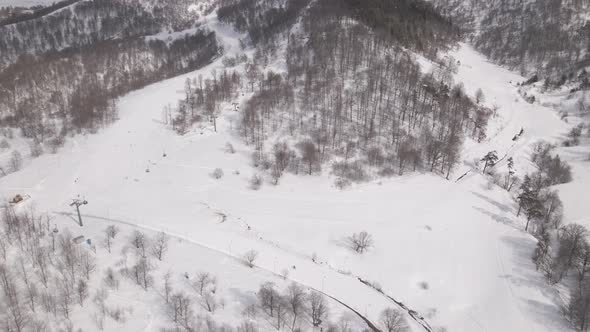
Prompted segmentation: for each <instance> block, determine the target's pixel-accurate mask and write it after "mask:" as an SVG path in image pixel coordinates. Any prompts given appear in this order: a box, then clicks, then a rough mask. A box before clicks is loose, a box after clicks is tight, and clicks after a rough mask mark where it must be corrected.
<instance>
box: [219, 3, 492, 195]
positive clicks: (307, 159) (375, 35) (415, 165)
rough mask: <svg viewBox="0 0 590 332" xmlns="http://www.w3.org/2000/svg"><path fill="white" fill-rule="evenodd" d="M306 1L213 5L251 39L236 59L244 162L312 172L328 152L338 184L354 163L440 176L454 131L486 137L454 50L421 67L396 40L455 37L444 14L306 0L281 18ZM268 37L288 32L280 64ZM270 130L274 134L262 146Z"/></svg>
mask: <svg viewBox="0 0 590 332" xmlns="http://www.w3.org/2000/svg"><path fill="white" fill-rule="evenodd" d="M305 4H306V2H305V1H287V2H286V4H285V5H284V6H283V7H280V8H275V7H272V6H270V5H268V3H267V2H265V1H233V2H231V3H230V4H228V5H227V6H225V7H222V8H221V9H220V11H219V13H220V19H222V21H224V22H226V23H230V24H233V25H235V26H237V27H238V29H240V30H242V31H245V32H248V33H249V36H250V41H249V42H251V43H252V45H253V46H255V47H256V52H255V54H254V57H253V58H252V59H249V60H248V61H247V63H246V64H245V65H244V67H245V68H244V73H243V75H242V76H243V77H244V80H245V81H246V82H245V83H247V89H246V90H247V91H249V92H250V93H252V94H253V96H252V97H251V98H250V99H249V100H248V101H247V102H246V104H245V105H244V107H243V110H242V111H241V112H242V117H241V123H240V126H239V130H240V134H241V136H242V137H243V138H244V140H245V142H246V143H248V144H251V145H253V146H254V148H255V150H256V153H255V160H254V163H255V165H261V166H263V168H264V169H267V170H269V172H270V173H271V176H272V178H273V182H274V183H277V182H278V179H279V178H280V177H281V175H282V174H283V173H284V171H286V170H291V171H294V172H299V171H301V172H305V173H308V174H312V173H313V172H315V171H317V170H319V169H320V167H321V164H322V163H324V162H326V161H328V160H331V159H332V160H334V161H335V162H334V163H333V172H334V173H335V174H336V175H337V176H338V178H339V183H340V184H341V185H345V184H346V183H347V181H350V180H353V181H354V180H364V179H366V178H367V177H368V174H367V172H366V171H365V170H364V165H369V166H371V167H372V168H374V169H375V170H376V171H377V172H379V173H380V174H384V175H388V174H403V173H404V172H405V171H406V170H426V171H432V172H437V173H441V174H443V175H445V176H448V175H449V174H450V172H451V171H452V169H453V167H454V166H455V164H456V163H457V162H458V159H459V149H460V147H461V144H462V141H463V138H464V137H465V136H466V135H470V136H472V137H474V138H476V139H478V140H481V139H483V138H485V132H486V126H487V120H488V118H489V116H490V115H491V112H490V110H488V109H486V108H485V107H483V106H481V105H479V104H478V103H476V102H474V101H472V100H471V99H470V98H469V97H468V96H466V94H465V92H464V90H463V88H462V86H461V85H454V83H453V80H452V76H453V72H454V71H455V69H456V63H455V61H454V60H452V59H445V60H443V61H440V64H439V66H438V69H437V70H436V71H435V72H433V73H430V74H423V73H422V72H421V70H420V66H419V65H418V64H417V63H416V62H415V61H414V60H413V59H412V56H411V55H410V54H409V53H408V52H406V51H405V50H404V49H403V48H402V46H405V47H408V48H412V49H415V50H417V51H419V52H422V53H423V54H425V55H428V56H435V55H436V54H437V50H442V49H444V48H445V47H448V46H449V44H450V43H451V42H453V41H455V40H456V35H455V31H454V29H453V27H452V25H451V24H450V23H448V22H447V21H445V20H444V19H442V18H441V17H439V16H437V15H436V14H435V13H434V10H433V9H432V8H431V7H429V6H427V5H425V4H423V3H421V2H407V1H394V2H391V3H390V2H382V1H368V2H357V1H344V2H342V1H330V0H324V1H318V2H315V3H313V4H311V5H309V6H310V8H309V10H305V11H304V13H303V14H302V15H300V17H299V20H298V23H299V24H298V25H297V26H298V29H291V26H292V25H289V23H290V22H291V23H292V22H293V21H294V20H293V17H294V15H295V13H297V12H298V11H300V10H301V8H303V7H304V5H305ZM259 6H270V7H269V8H267V9H266V10H262V9H260V8H259ZM265 8H266V7H265ZM259 9H260V11H259V12H257V14H256V15H255V14H253V13H254V12H255V11H256V10H259ZM263 9H264V8H263ZM249 13H250V14H249ZM268 13H272V14H268ZM267 14H268V15H278V16H279V17H282V19H277V22H280V23H277V25H276V27H274V28H272V29H271V28H269V27H267V26H266V25H264V24H262V23H259V21H263V20H264V19H263V17H264V16H265V15H267ZM385 14H387V18H388V19H387V20H386V19H385ZM418 18H419V21H420V22H417V21H416V20H417V19H418ZM265 22H266V21H265ZM400 29H402V30H401V31H406V32H407V33H403V34H401V33H400ZM261 31H262V32H264V33H262V32H261ZM277 31H278V32H277ZM435 31H436V32H435ZM278 37H284V38H285V39H287V45H286V51H285V52H284V56H285V58H284V60H285V61H286V63H287V72H286V73H283V74H280V73H275V72H273V71H272V70H265V68H266V66H267V65H268V63H269V61H270V59H272V58H273V57H277V56H282V54H281V53H280V52H279V50H278V49H279V46H278V43H277V40H278ZM270 133H273V135H272V136H275V137H277V136H282V137H283V139H279V141H277V142H275V143H271V146H270V147H266V146H265V145H266V144H268V142H267V140H268V137H269V136H271V135H270ZM277 133H280V135H277ZM294 139H295V140H297V141H298V143H297V144H287V143H286V141H293V140H294Z"/></svg>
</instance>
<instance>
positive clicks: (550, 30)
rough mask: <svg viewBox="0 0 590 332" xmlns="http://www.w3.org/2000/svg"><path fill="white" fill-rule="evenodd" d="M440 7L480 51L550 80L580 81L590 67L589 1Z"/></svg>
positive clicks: (443, 1)
mask: <svg viewBox="0 0 590 332" xmlns="http://www.w3.org/2000/svg"><path fill="white" fill-rule="evenodd" d="M435 3H436V7H437V8H438V9H439V10H440V11H441V12H443V13H444V14H445V15H447V16H449V17H452V18H453V19H454V21H455V22H456V23H458V24H459V25H461V26H462V27H463V28H464V31H465V32H466V33H467V35H468V37H469V38H470V39H472V41H473V43H474V45H475V46H476V47H477V49H478V50H479V51H481V52H482V53H484V54H485V55H486V56H488V57H490V58H491V59H493V60H494V61H496V62H498V63H500V64H502V65H506V66H508V67H510V68H512V69H518V70H520V71H521V72H522V73H525V74H531V73H537V74H539V75H540V76H541V77H543V78H547V79H548V81H547V82H550V83H553V84H561V83H564V82H565V80H567V79H570V78H571V79H576V76H577V75H576V74H575V73H577V72H578V71H579V70H581V69H582V68H584V67H586V66H588V64H589V61H590V58H589V53H588V48H589V47H590V24H588V22H587V20H586V18H585V16H584V15H586V13H588V11H589V10H590V5H589V4H588V2H587V1H581V0H534V1H503V0H496V1H485V2H483V1H477V0H471V1H464V0H460V1H457V0H454V1H449V0H437V1H435Z"/></svg>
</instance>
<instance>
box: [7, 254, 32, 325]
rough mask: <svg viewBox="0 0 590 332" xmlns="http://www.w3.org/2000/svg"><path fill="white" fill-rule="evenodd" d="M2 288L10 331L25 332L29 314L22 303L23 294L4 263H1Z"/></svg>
mask: <svg viewBox="0 0 590 332" xmlns="http://www.w3.org/2000/svg"><path fill="white" fill-rule="evenodd" d="M0 286H1V287H2V291H3V293H4V301H5V304H6V307H5V308H6V309H5V310H6V311H5V313H6V314H7V317H8V319H7V321H6V323H7V325H8V330H14V331H18V332H20V331H23V330H24V329H25V328H26V326H27V319H28V313H27V310H26V308H25V307H24V305H23V303H22V300H21V292H20V290H19V289H18V287H17V285H16V282H15V280H14V276H13V275H12V273H11V272H10V271H9V270H8V268H7V267H6V265H4V264H3V263H0Z"/></svg>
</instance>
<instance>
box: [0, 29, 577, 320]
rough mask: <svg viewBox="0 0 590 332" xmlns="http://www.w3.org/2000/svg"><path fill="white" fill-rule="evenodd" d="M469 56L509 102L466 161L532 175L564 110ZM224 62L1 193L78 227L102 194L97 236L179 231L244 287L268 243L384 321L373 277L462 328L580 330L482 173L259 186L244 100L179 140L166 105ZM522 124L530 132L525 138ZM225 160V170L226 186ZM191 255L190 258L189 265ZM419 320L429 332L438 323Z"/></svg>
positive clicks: (1, 184) (465, 59)
mask: <svg viewBox="0 0 590 332" xmlns="http://www.w3.org/2000/svg"><path fill="white" fill-rule="evenodd" d="M211 26H212V27H213V28H214V30H215V31H216V33H217V34H218V36H219V38H221V39H222V40H223V41H224V43H225V46H226V51H227V54H228V55H232V54H233V52H234V51H237V46H238V45H237V42H236V41H237V37H238V36H237V35H236V34H234V33H233V32H232V31H231V30H230V29H228V28H227V27H225V26H221V25H219V24H216V23H214V22H212V23H211ZM453 55H454V56H455V57H456V58H457V59H458V60H460V61H461V66H460V69H459V73H458V76H457V78H458V80H461V81H463V82H464V83H465V85H466V87H467V88H468V90H475V89H476V88H478V87H480V88H482V89H483V91H484V93H485V94H486V96H487V98H488V102H489V103H490V104H496V105H497V106H498V107H499V109H498V114H499V115H498V117H497V118H496V119H495V120H494V121H495V124H494V125H493V127H492V128H491V129H490V132H489V135H488V136H489V137H490V138H489V140H488V141H486V142H485V143H483V144H476V143H470V144H467V145H466V148H465V151H464V158H465V161H466V166H465V168H464V169H461V170H460V171H457V174H456V175H460V174H461V173H462V172H464V171H466V170H467V169H470V168H471V167H472V161H473V159H475V158H481V156H482V155H483V154H485V153H486V152H487V151H489V150H491V149H496V150H498V151H499V152H503V151H505V152H506V153H509V154H510V155H512V156H514V157H515V159H517V160H519V167H521V168H520V169H522V170H523V171H524V169H525V167H526V164H527V162H526V160H527V157H528V152H529V150H530V147H531V144H532V143H533V142H534V141H535V140H537V139H540V138H545V139H551V138H554V137H557V136H558V135H559V134H561V133H562V132H563V131H564V130H565V126H564V125H563V124H562V122H561V121H560V120H559V118H558V117H557V115H555V114H554V113H552V112H551V110H549V109H547V108H543V107H540V106H538V105H529V104H526V103H525V102H524V101H522V100H521V99H520V97H519V95H518V94H517V92H516V88H515V87H514V85H513V84H511V83H510V82H511V81H512V82H513V83H514V82H515V81H518V80H522V78H521V77H518V76H517V75H515V74H512V73H510V72H508V71H506V70H503V69H500V68H498V67H496V66H494V65H492V64H490V63H488V62H487V61H486V60H485V59H484V58H483V57H482V56H481V55H479V54H477V53H476V52H474V51H473V50H472V49H471V48H470V47H468V46H466V45H463V46H461V48H460V49H459V50H457V51H456V52H454V53H453ZM213 69H217V70H220V69H222V67H221V60H219V61H217V62H215V63H214V64H212V65H210V66H208V67H205V68H203V69H202V70H200V71H198V72H194V73H190V74H187V75H184V76H181V77H177V78H174V79H171V80H167V81H163V82H160V83H157V84H153V85H151V86H148V87H146V88H145V89H142V90H139V91H136V92H133V93H130V94H129V95H127V96H125V97H124V98H122V99H121V100H120V102H119V108H120V120H119V121H117V122H116V123H115V124H114V125H113V126H111V127H109V128H106V129H105V130H103V131H101V132H100V133H98V134H96V135H91V136H76V137H74V138H73V139H71V141H70V142H69V143H68V144H67V145H66V147H65V148H64V149H63V150H62V151H60V153H59V154H56V155H44V156H42V157H40V158H37V159H35V160H33V161H31V162H30V164H29V165H27V167H25V168H24V169H23V170H22V171H20V172H17V173H14V174H11V175H9V176H7V177H5V178H2V179H0V196H1V197H5V198H8V197H12V196H13V195H15V194H18V193H24V194H28V195H30V196H31V197H32V202H34V204H35V205H36V206H37V208H38V209H39V210H40V211H46V212H49V213H53V214H54V218H55V220H56V222H59V223H60V224H61V225H67V224H68V223H70V224H71V223H72V220H71V219H70V218H69V217H68V216H67V214H65V213H71V212H72V210H71V208H70V207H69V203H70V202H71V199H72V198H74V197H76V196H77V195H81V196H83V197H85V198H86V199H87V200H88V201H89V204H88V205H87V206H84V207H83V215H84V216H85V218H86V221H87V223H88V224H89V225H91V226H87V227H86V228H84V230H83V231H81V230H77V232H83V233H84V234H85V235H86V236H87V237H91V238H96V237H98V231H99V229H100V228H101V227H102V226H104V225H105V222H107V223H120V224H127V225H133V226H135V227H141V228H145V229H148V230H157V231H165V232H167V233H169V234H171V235H173V236H177V237H178V238H182V239H184V240H185V241H187V242H190V243H193V244H195V245H196V246H197V247H196V248H195V249H194V250H195V251H192V250H193V249H190V248H187V249H184V250H189V251H190V254H188V255H187V256H188V257H192V255H195V256H197V255H203V254H205V253H204V250H205V249H203V248H211V249H212V250H213V251H214V252H215V254H213V257H218V259H219V260H224V259H225V260H227V262H228V265H227V267H228V269H229V271H236V272H227V271H226V272H225V273H228V274H232V273H235V274H238V275H239V276H240V278H241V279H245V280H246V281H245V283H248V286H246V285H237V286H234V287H236V288H238V289H239V288H241V287H244V288H248V287H250V288H251V287H252V284H255V283H258V282H259V280H260V279H261V278H262V277H261V276H260V275H251V274H258V273H259V272H250V271H247V272H243V271H241V270H240V271H237V270H239V268H238V267H237V266H235V265H238V264H239V263H238V262H237V261H235V260H233V259H232V257H234V258H239V257H241V255H242V254H243V253H244V252H246V251H247V250H250V249H256V250H257V251H258V252H259V253H260V256H259V258H258V260H257V262H256V265H258V266H259V267H260V270H255V271H267V272H264V273H269V272H273V273H279V274H280V273H281V271H282V270H283V269H286V270H288V271H289V275H288V278H289V279H292V280H294V281H297V282H300V283H302V284H304V285H307V286H309V287H312V288H315V289H317V290H322V291H324V292H325V293H327V294H329V295H331V296H334V297H336V298H338V299H340V300H341V301H343V302H344V303H346V304H348V305H350V306H351V307H353V308H355V309H356V310H357V311H359V312H361V313H362V314H365V315H366V316H367V317H368V318H369V319H371V320H372V321H374V322H377V321H378V316H379V313H380V312H381V311H382V309H384V308H386V307H388V306H394V304H393V303H392V302H391V301H390V300H389V299H388V298H386V297H385V296H383V295H381V294H379V293H377V292H375V291H373V290H372V289H370V288H369V287H367V286H365V285H364V284H362V283H360V282H359V281H358V280H357V278H356V277H357V276H358V277H362V278H363V279H367V280H370V281H372V282H377V283H379V284H380V285H381V286H382V288H383V291H384V292H385V293H387V294H389V295H391V296H393V297H394V298H396V299H397V300H399V301H402V302H403V303H404V304H405V305H407V306H408V307H410V308H412V309H413V310H416V311H417V312H418V313H419V314H418V315H422V316H423V317H424V318H425V319H426V320H427V321H428V322H429V323H430V324H431V325H432V326H436V327H446V328H447V329H448V330H449V331H528V330H530V331H565V330H567V329H568V327H567V325H566V323H565V322H564V321H563V319H562V318H561V316H560V311H559V305H560V302H559V294H558V293H557V291H556V290H555V289H552V288H551V287H550V286H548V285H547V284H545V283H544V281H543V279H542V276H541V275H540V274H539V273H538V272H537V271H535V268H534V265H533V264H532V262H531V260H530V254H531V252H532V250H533V248H534V246H535V242H536V241H535V240H534V238H533V237H532V236H530V235H528V234H526V233H524V232H523V231H522V228H523V225H522V220H520V219H517V218H516V217H515V215H514V205H513V203H512V198H511V197H510V196H509V195H508V194H507V193H505V192H503V191H501V190H499V189H498V188H493V187H492V188H491V189H490V188H489V187H488V184H487V179H485V178H484V177H483V176H481V175H479V174H477V173H476V172H472V174H471V175H470V176H469V177H466V178H464V179H463V180H462V181H460V182H459V183H455V182H454V181H446V180H444V179H442V178H439V177H437V176H433V175H420V174H414V175H409V176H404V177H399V178H392V179H387V180H383V181H381V182H376V183H368V184H365V185H359V186H355V187H353V188H351V189H350V190H346V191H338V190H336V189H335V188H333V187H332V186H331V183H332V181H331V180H330V179H328V178H327V176H317V177H304V176H299V177H295V176H294V175H288V176H287V177H286V178H285V179H284V180H283V181H282V183H281V185H280V186H278V187H273V186H271V185H265V186H264V187H263V188H262V190H260V191H252V190H250V189H249V186H248V180H249V179H250V177H251V175H252V173H253V169H252V168H251V167H250V166H249V160H250V159H249V155H250V153H249V152H250V149H251V148H250V147H248V146H244V145H243V144H241V143H240V141H239V140H238V139H237V138H235V137H234V136H233V131H232V129H231V128H232V127H233V126H234V125H235V123H236V122H237V116H238V114H237V113H235V112H232V111H231V107H229V105H227V106H228V107H227V108H226V109H225V110H224V111H223V113H222V117H221V118H220V119H219V123H218V132H217V133H215V132H213V131H212V129H211V128H208V127H206V128H204V129H195V130H194V131H193V132H191V133H190V134H188V135H185V136H182V137H179V136H176V135H175V134H174V133H173V132H172V131H170V130H169V129H168V128H166V127H165V126H164V125H163V124H162V123H161V119H162V110H163V108H164V107H165V106H166V105H168V104H170V103H174V102H175V101H176V100H177V99H178V98H180V97H181V93H182V89H183V85H184V81H185V79H186V78H188V77H190V78H193V77H195V76H197V75H199V74H201V75H204V76H206V77H207V76H209V75H210V74H211V71H212V70H213ZM246 96H247V95H246ZM241 101H242V100H237V102H241ZM521 127H524V128H525V133H526V134H525V138H524V139H523V140H521V141H518V142H517V143H516V145H513V142H512V140H511V139H512V137H513V135H514V134H515V133H516V132H518V131H519V130H520V128H521ZM226 142H231V143H232V144H233V145H234V146H235V147H236V150H237V152H236V153H235V154H228V153H225V151H224V146H225V144H226ZM164 154H165V156H164ZM215 168H222V169H223V170H224V173H225V176H224V177H223V178H221V179H219V180H215V179H213V178H212V177H211V176H210V173H211V172H212V171H213V170H214V169H215ZM146 170H149V172H147V171H146ZM222 215H225V216H226V218H221V217H220V216H222ZM98 225H100V226H101V227H99V226H98ZM72 227H73V228H74V229H75V227H76V226H75V225H73V224H72ZM363 230H366V231H368V232H369V233H371V234H373V237H374V240H375V245H374V248H372V250H370V251H369V252H368V253H366V254H363V255H358V254H355V253H352V252H351V251H350V250H349V249H348V248H347V247H346V245H345V238H346V237H347V236H349V235H351V234H352V233H354V232H359V231H363ZM314 253H315V254H316V255H317V257H318V259H317V263H314V262H313V261H312V256H313V254H314ZM206 255H208V254H206ZM188 257H187V258H183V257H177V258H176V259H178V260H179V263H178V265H179V266H184V265H182V263H181V262H182V261H184V260H186V259H188ZM201 264H203V265H207V266H208V265H209V264H210V262H207V261H203V262H201ZM214 269H215V270H217V271H221V270H223V269H224V267H214ZM220 273H221V272H220ZM260 273H262V272H260ZM230 280H233V279H230ZM237 297H239V294H238V295H234V298H232V299H230V301H236V298H237ZM221 312H222V313H219V315H223V314H224V313H223V311H221ZM225 314H228V313H225ZM228 315H230V317H231V314H228ZM408 318H409V317H408ZM412 324H413V325H412V330H413V331H421V330H423V328H422V327H421V326H420V325H418V324H415V323H412ZM136 328H137V330H145V329H147V327H145V326H138V327H136ZM130 329H131V328H130ZM154 329H155V328H154Z"/></svg>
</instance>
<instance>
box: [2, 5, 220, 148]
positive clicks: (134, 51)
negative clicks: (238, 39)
mask: <svg viewBox="0 0 590 332" xmlns="http://www.w3.org/2000/svg"><path fill="white" fill-rule="evenodd" d="M191 3H192V2H190V1H185V0H174V1H168V2H165V3H162V2H159V1H147V2H145V3H144V2H134V1H132V2H129V1H123V2H121V1H112V0H102V1H98V0H95V1H81V2H78V3H75V4H70V5H68V6H66V7H65V8H62V9H61V10H57V11H50V12H49V13H47V14H46V15H40V14H39V15H37V16H34V17H30V18H29V19H27V20H24V19H23V20H20V21H19V22H17V23H14V24H8V25H4V26H0V49H1V50H2V51H1V52H0V127H12V128H18V129H20V131H21V134H22V135H23V136H24V137H25V138H29V139H30V140H31V141H32V142H33V143H32V145H34V146H35V154H38V153H39V152H42V151H43V148H44V147H45V148H50V149H51V150H55V149H54V148H55V147H56V146H59V145H61V144H63V141H64V137H65V136H66V135H68V134H70V133H74V132H80V131H81V130H89V131H95V130H96V129H98V128H99V127H101V126H103V125H105V124H108V123H110V122H112V121H114V120H115V119H116V118H117V110H116V107H115V100H116V98H117V97H119V96H121V95H123V94H125V93H127V92H129V91H131V90H134V89H138V88H141V87H143V86H145V85H147V84H150V83H153V82H156V81H160V80H163V79H166V78H169V77H172V76H175V75H178V74H181V73H185V72H187V71H190V70H194V69H197V68H200V67H201V66H203V65H205V64H207V63H209V62H211V61H212V59H214V58H215V57H217V56H218V55H219V54H220V53H221V52H222V50H221V49H220V47H219V46H218V45H217V40H216V38H215V34H214V33H213V32H210V31H207V30H204V29H200V30H193V31H191V33H188V34H186V35H184V36H183V37H180V38H175V39H173V40H160V39H158V38H149V37H148V36H150V35H154V34H157V33H159V32H161V31H179V30H184V29H188V28H193V27H195V26H196V21H195V20H196V18H197V15H198V14H196V13H193V12H190V11H187V8H188V6H189V5H190V4H191ZM31 154H32V155H33V153H31Z"/></svg>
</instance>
